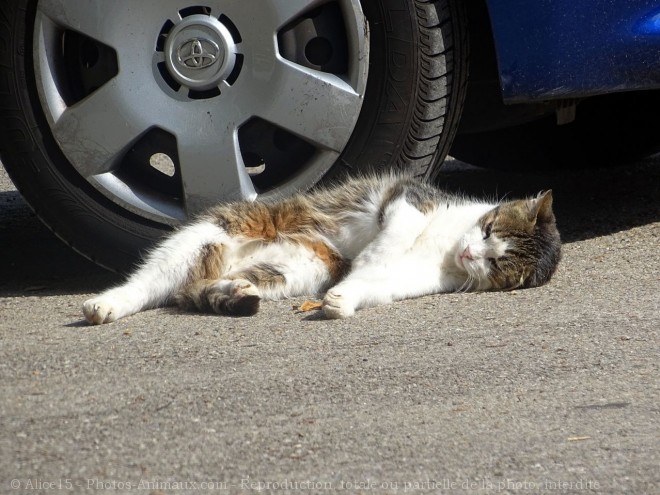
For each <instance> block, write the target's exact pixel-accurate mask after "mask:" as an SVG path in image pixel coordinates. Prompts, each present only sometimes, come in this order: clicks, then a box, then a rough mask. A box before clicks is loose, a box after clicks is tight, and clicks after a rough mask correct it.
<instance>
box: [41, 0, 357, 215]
mask: <svg viewBox="0 0 660 495" xmlns="http://www.w3.org/2000/svg"><path fill="white" fill-rule="evenodd" d="M253 3H254V5H253ZM365 25H366V21H365V19H364V17H363V14H362V10H361V7H360V3H359V0H334V1H331V2H328V1H327V0H269V1H268V2H249V1H245V0H209V1H206V2H204V6H203V7H202V6H196V5H191V4H189V3H185V1H184V0H140V1H139V2H136V1H134V0H40V1H39V3H38V4H37V17H36V22H35V33H34V40H35V42H34V66H35V74H36V76H37V77H36V79H37V90H38V94H39V98H40V101H41V104H42V107H43V109H44V112H45V114H46V117H47V119H48V122H49V125H50V128H51V131H52V134H53V137H54V138H55V140H56V141H57V143H58V145H59V146H60V148H61V150H62V152H63V154H64V156H65V157H66V158H67V160H68V162H70V163H71V164H72V165H73V167H74V168H75V169H76V170H77V172H78V173H79V174H81V175H82V176H83V177H84V178H85V179H86V180H87V181H88V182H89V183H90V184H91V185H93V186H94V187H95V188H96V189H98V190H99V191H100V192H101V193H103V194H104V195H105V196H106V197H108V198H110V199H111V200H112V201H113V202H115V203H116V204H117V205H119V206H120V207H121V208H123V209H126V210H129V211H131V212H133V213H135V214H137V215H139V216H142V217H144V218H149V219H153V220H156V221H159V222H162V223H177V222H178V221H180V220H183V219H185V218H187V217H189V216H190V215H192V214H194V213H195V212H198V211H199V210H201V209H203V208H205V207H206V206H208V205H210V204H213V203H217V202H221V201H234V200H252V199H254V198H256V197H257V196H259V197H263V198H268V197H271V196H281V195H285V194H289V193H292V192H294V191H298V190H305V189H307V188H309V187H311V186H313V185H314V184H315V183H316V182H317V181H318V180H319V179H320V178H321V177H323V175H324V174H325V173H326V172H327V171H328V170H329V168H330V167H331V166H332V165H333V164H334V162H335V161H336V160H337V158H338V157H339V155H340V154H341V152H342V151H343V150H344V148H345V147H346V145H347V143H348V141H349V139H350V136H351V134H352V132H353V129H354V127H355V124H356V122H357V119H358V116H359V114H360V109H361V106H362V101H363V98H364V91H365V88H366V78H367V71H368V64H369V57H368V55H369V50H368V45H369V44H368V33H367V30H366V29H365ZM157 156H160V157H165V165H163V164H162V163H160V164H157V163H155V162H154V158H155V157H157Z"/></svg>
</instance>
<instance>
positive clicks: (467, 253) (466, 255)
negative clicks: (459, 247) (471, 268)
mask: <svg viewBox="0 0 660 495" xmlns="http://www.w3.org/2000/svg"><path fill="white" fill-rule="evenodd" d="M461 258H467V259H469V260H473V259H474V258H473V257H472V253H471V252H470V246H467V247H466V248H465V249H464V250H463V253H462V254H461Z"/></svg>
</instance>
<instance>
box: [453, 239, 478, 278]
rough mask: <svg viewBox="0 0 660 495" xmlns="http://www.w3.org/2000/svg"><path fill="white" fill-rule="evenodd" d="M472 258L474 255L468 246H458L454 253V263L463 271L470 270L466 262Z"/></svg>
mask: <svg viewBox="0 0 660 495" xmlns="http://www.w3.org/2000/svg"><path fill="white" fill-rule="evenodd" d="M473 260H474V255H473V254H472V252H471V251H470V246H469V245H468V246H466V247H462V246H459V248H458V249H457V250H456V253H455V255H454V262H455V263H456V266H457V267H458V268H460V269H461V270H463V271H465V272H469V271H470V270H469V266H468V264H469V263H470V261H473Z"/></svg>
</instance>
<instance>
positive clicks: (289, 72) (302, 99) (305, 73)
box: [253, 61, 362, 153]
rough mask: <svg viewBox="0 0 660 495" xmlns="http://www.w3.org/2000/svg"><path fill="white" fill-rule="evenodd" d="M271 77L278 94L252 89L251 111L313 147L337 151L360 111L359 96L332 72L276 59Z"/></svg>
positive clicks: (342, 145) (342, 146)
mask: <svg viewBox="0 0 660 495" xmlns="http://www.w3.org/2000/svg"><path fill="white" fill-rule="evenodd" d="M274 79H275V80H276V81H277V86H278V88H279V91H278V92H277V93H278V98H273V97H272V94H273V92H272V89H271V92H270V94H269V93H267V92H265V91H259V92H254V93H253V94H254V95H257V97H256V99H254V101H253V103H254V106H253V108H254V113H255V115H257V116H259V117H261V118H263V119H265V120H267V121H269V122H271V123H272V124H275V125H277V126H279V127H281V128H283V129H286V130H287V131H289V132H291V133H293V134H295V135H297V136H299V137H301V138H302V139H304V140H306V141H307V142H309V143H310V144H313V145H314V146H316V147H317V148H322V149H324V150H328V151H334V152H336V153H339V152H341V151H342V150H343V148H344V146H346V142H347V141H348V139H349V138H350V135H351V133H352V131H353V127H354V125H355V121H356V120H357V116H358V114H359V112H360V107H361V103H362V102H361V96H360V95H358V94H357V93H356V92H355V91H354V90H353V89H352V88H351V87H350V86H349V84H348V83H346V82H345V81H344V80H342V79H341V78H339V77H338V76H335V75H333V74H327V73H323V72H318V71H314V70H312V69H307V68H305V67H301V66H298V65H296V64H293V63H290V62H287V61H280V62H279V64H278V70H277V71H276V76H275V77H274Z"/></svg>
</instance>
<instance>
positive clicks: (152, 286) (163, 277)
mask: <svg viewBox="0 0 660 495" xmlns="http://www.w3.org/2000/svg"><path fill="white" fill-rule="evenodd" d="M228 241H229V236H228V235H227V233H226V232H225V231H224V230H223V229H222V228H220V227H219V226H217V225H215V224H213V223H211V222H206V221H203V222H198V223H195V224H192V225H190V226H187V227H184V228H183V229H181V230H180V231H178V232H176V233H174V234H173V235H171V236H170V237H169V238H167V239H166V240H165V241H163V242H162V243H161V244H160V245H158V246H157V247H156V248H155V249H154V250H153V251H152V252H151V253H150V254H149V255H148V256H147V258H146V260H145V261H144V263H143V264H142V265H141V266H140V267H139V268H138V269H137V270H136V271H135V272H134V273H133V274H132V275H130V276H129V277H128V279H127V280H126V282H125V283H124V284H122V285H120V286H119V287H115V288H112V289H109V290H107V291H105V292H103V293H102V294H100V295H98V296H96V297H93V298H91V299H89V300H87V301H85V302H84V304H83V313H84V315H85V318H86V319H87V321H88V322H89V323H92V324H95V325H100V324H103V323H110V322H113V321H115V320H118V319H120V318H123V317H125V316H129V315H132V314H134V313H137V312H139V311H143V310H145V309H149V308H154V307H160V306H165V305H167V304H169V302H170V301H171V300H172V299H173V297H174V296H175V295H176V294H177V293H178V292H179V291H180V290H181V288H182V287H183V286H185V285H186V284H188V283H190V282H191V281H192V280H196V279H203V278H218V277H220V276H221V273H222V259H223V255H222V254H223V253H222V250H223V249H224V248H223V243H226V242H228Z"/></svg>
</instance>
